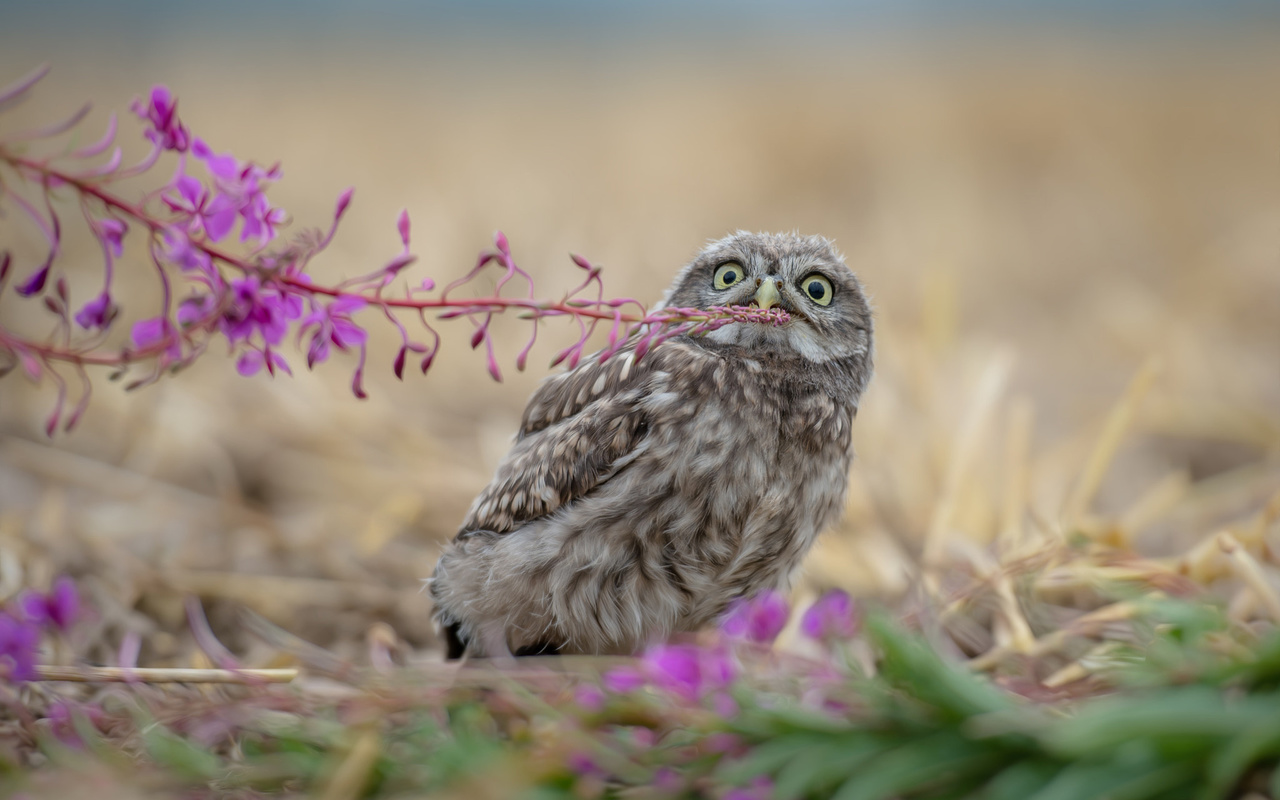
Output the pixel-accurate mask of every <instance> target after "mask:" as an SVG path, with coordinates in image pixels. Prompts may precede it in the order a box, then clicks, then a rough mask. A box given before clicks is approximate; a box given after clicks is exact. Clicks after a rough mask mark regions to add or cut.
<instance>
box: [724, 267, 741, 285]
mask: <svg viewBox="0 0 1280 800" xmlns="http://www.w3.org/2000/svg"><path fill="white" fill-rule="evenodd" d="M724 282H725V283H737V282H738V273H736V272H734V271H733V270H729V271H728V272H726V273H725V274H724Z"/></svg>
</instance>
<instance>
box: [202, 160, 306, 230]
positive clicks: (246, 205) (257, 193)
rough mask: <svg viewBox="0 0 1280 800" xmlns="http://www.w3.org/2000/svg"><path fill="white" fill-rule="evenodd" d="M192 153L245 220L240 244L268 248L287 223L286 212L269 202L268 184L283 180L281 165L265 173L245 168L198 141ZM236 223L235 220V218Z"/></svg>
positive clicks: (245, 165) (261, 170)
mask: <svg viewBox="0 0 1280 800" xmlns="http://www.w3.org/2000/svg"><path fill="white" fill-rule="evenodd" d="M191 152H192V153H193V154H194V155H195V156H196V158H199V159H200V160H201V161H203V162H204V165H205V168H206V169H208V170H209V174H211V175H213V177H214V183H216V184H217V186H218V190H219V195H218V197H219V198H225V201H226V203H227V204H228V205H229V206H230V207H231V208H232V210H233V213H234V214H238V215H239V216H240V219H241V220H242V225H241V228H240V241H242V242H243V241H246V240H248V239H252V238H256V239H258V240H259V242H261V243H262V244H266V243H267V242H269V241H271V240H272V239H274V238H275V237H276V230H275V229H276V226H277V225H280V224H281V223H283V222H284V220H285V213H284V210H283V209H279V208H273V207H272V206H271V203H270V202H269V201H268V200H267V195H266V184H268V183H270V182H273V181H277V180H279V179H280V167H279V165H276V166H273V167H271V168H270V169H263V168H262V167H260V166H258V165H257V164H253V163H245V164H243V165H242V164H241V163H240V162H239V161H238V160H237V159H236V157H235V156H233V155H231V154H230V153H221V154H219V153H215V152H213V150H212V149H211V148H210V147H209V145H208V144H206V143H205V142H204V140H203V139H199V138H197V139H196V140H195V143H194V144H193V145H192V147H191ZM233 219H234V218H233Z"/></svg>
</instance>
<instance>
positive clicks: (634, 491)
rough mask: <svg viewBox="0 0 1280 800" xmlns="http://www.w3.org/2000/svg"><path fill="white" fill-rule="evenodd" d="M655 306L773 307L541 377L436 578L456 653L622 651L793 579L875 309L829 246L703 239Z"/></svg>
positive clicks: (833, 508)
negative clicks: (757, 318) (765, 315)
mask: <svg viewBox="0 0 1280 800" xmlns="http://www.w3.org/2000/svg"><path fill="white" fill-rule="evenodd" d="M664 303H665V305H667V306H671V307H693V308H708V307H710V306H729V305H738V306H758V307H759V308H761V309H768V308H772V307H775V306H777V307H781V308H782V309H784V310H785V311H786V312H787V313H788V314H789V315H790V321H788V322H786V323H783V324H781V325H776V326H775V325H774V324H771V323H767V322H733V323H730V324H728V325H725V326H724V327H722V328H719V329H717V330H715V331H713V332H710V333H705V334H702V335H692V336H676V337H673V338H671V339H669V340H668V341H666V342H665V343H663V344H661V345H659V346H658V347H656V348H654V349H653V350H652V351H651V352H649V353H647V354H645V355H644V356H643V358H637V357H636V355H635V350H634V347H635V343H634V341H633V342H631V343H630V344H629V345H628V346H623V347H622V348H621V350H619V351H618V352H616V353H615V354H613V355H612V356H610V357H609V358H608V359H607V360H605V361H604V362H603V363H601V361H600V358H599V354H596V356H594V357H591V358H587V359H584V360H583V361H582V362H581V363H580V364H578V366H577V367H576V368H574V369H572V370H570V371H568V372H565V373H563V374H559V375H554V376H551V377H549V378H547V379H546V381H544V382H543V384H542V385H541V386H540V387H539V388H538V390H537V391H536V392H534V395H533V397H532V398H531V399H530V400H529V405H528V407H527V408H526V409H525V412H524V419H523V421H522V422H521V424H520V431H519V433H518V434H517V436H516V441H515V444H514V446H513V447H512V448H511V452H509V453H508V454H507V456H506V458H504V459H503V460H502V463H501V464H499V465H498V470H497V474H496V475H495V476H494V478H493V481H492V482H491V483H490V484H489V486H488V487H487V488H485V490H484V491H483V492H481V493H480V496H479V497H477V498H476V499H475V502H474V503H472V505H471V510H470V511H469V512H468V514H467V518H466V520H465V521H464V522H463V523H462V528H461V529H460V531H459V533H458V535H457V538H455V539H454V540H453V542H452V543H451V544H450V545H449V546H448V547H447V548H446V550H445V551H444V554H443V555H442V556H441V557H440V561H439V563H438V564H437V565H436V570H435V575H434V576H433V577H432V579H431V582H430V586H431V596H432V598H433V599H434V600H435V616H436V619H437V621H438V622H439V624H440V626H441V628H442V630H443V632H444V635H445V638H446V640H447V643H448V656H449V657H450V658H458V657H460V656H462V655H463V654H464V653H467V654H470V655H472V656H505V655H508V654H509V653H511V652H514V653H515V654H516V655H522V654H539V653H631V652H635V651H636V650H638V649H640V648H642V647H644V646H645V645H646V644H648V643H650V642H653V641H657V640H661V639H663V638H664V637H666V636H668V635H670V634H672V633H675V632H677V631H689V630H694V629H697V628H699V627H701V626H702V625H704V624H706V623H708V622H710V621H712V620H714V619H715V618H716V617H718V616H719V615H720V614H721V613H723V612H724V610H725V608H726V607H727V606H728V605H729V603H730V602H732V601H733V600H734V599H735V598H739V597H743V596H750V595H753V594H755V593H757V592H759V591H762V590H764V589H769V588H785V587H786V585H787V584H788V582H789V581H790V577H791V573H792V572H793V571H794V570H795V568H796V566H797V565H798V564H799V562H800V559H801V558H802V557H803V556H804V554H805V552H806V551H807V550H808V549H809V546H810V545H811V544H812V543H813V540H814V538H815V537H816V536H817V535H818V532H819V531H821V530H822V529H823V528H824V527H826V526H827V525H828V524H830V523H831V522H833V521H834V520H835V518H836V517H837V516H838V515H839V513H840V511H841V508H842V507H843V505H844V498H845V491H846V488H847V485H848V474H849V464H850V461H851V459H852V458H853V449H852V446H851V425H852V422H853V418H854V416H855V415H856V414H857V411H858V398H859V396H860V395H861V394H862V391H863V389H865V388H866V385H867V381H868V380H869V379H870V378H871V351H872V348H871V344H872V342H871V339H872V333H871V329H872V325H871V310H870V307H869V305H868V303H867V298H866V296H865V295H864V294H863V292H862V287H861V285H860V284H859V283H858V279H857V278H856V277H855V276H854V274H853V272H851V271H850V270H849V268H848V267H846V266H845V264H844V261H843V260H842V259H841V257H840V255H839V254H838V253H837V252H836V251H835V249H834V248H833V247H832V245H831V243H830V242H828V241H827V240H826V239H823V238H819V237H800V236H793V235H775V234H749V233H738V234H735V235H733V236H729V237H727V238H725V239H721V240H720V241H718V242H715V243H713V244H711V245H710V246H709V247H707V249H706V250H704V251H703V252H702V253H701V254H700V255H698V257H697V258H695V259H694V260H693V263H691V264H689V265H688V266H687V267H685V268H684V269H683V270H682V271H681V272H680V274H679V275H677V276H676V279H675V282H674V283H673V284H672V285H671V288H670V289H668V290H667V295H666V299H665V301H664Z"/></svg>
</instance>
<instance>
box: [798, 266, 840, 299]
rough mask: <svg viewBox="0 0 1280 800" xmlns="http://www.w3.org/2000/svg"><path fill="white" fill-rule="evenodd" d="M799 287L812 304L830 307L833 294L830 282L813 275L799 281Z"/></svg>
mask: <svg viewBox="0 0 1280 800" xmlns="http://www.w3.org/2000/svg"><path fill="white" fill-rule="evenodd" d="M800 286H801V288H803V289H804V293H805V294H807V295H809V299H810V300H812V301H813V302H815V303H817V304H818V305H820V306H829V305H831V297H832V296H833V295H834V294H835V292H833V291H832V289H831V281H829V280H827V279H826V278H824V277H822V276H821V275H818V274H817V273H815V274H813V275H810V276H809V277H807V278H805V279H804V280H802V281H800Z"/></svg>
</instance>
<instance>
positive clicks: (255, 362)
mask: <svg viewBox="0 0 1280 800" xmlns="http://www.w3.org/2000/svg"><path fill="white" fill-rule="evenodd" d="M264 366H265V367H266V368H267V372H270V373H271V374H272V375H275V374H276V370H277V369H279V370H283V371H284V372H285V373H286V374H288V375H292V374H293V370H291V369H289V362H288V361H285V360H284V357H283V356H281V355H280V354H279V353H277V352H276V351H274V350H272V349H271V348H270V347H268V348H266V350H256V349H251V350H246V351H244V352H243V353H241V354H240V358H239V359H237V360H236V372H239V373H240V374H241V375H243V376H245V377H246V378H248V377H252V376H253V375H257V374H258V372H259V371H261V370H262V368H263V367H264Z"/></svg>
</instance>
